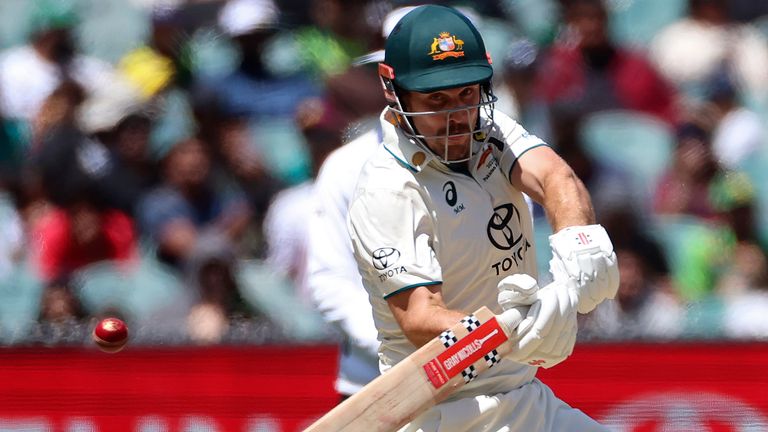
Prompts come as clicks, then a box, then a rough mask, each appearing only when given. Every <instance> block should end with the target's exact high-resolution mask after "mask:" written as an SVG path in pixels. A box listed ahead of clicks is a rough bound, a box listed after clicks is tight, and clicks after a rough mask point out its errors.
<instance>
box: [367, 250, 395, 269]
mask: <svg viewBox="0 0 768 432" xmlns="http://www.w3.org/2000/svg"><path fill="white" fill-rule="evenodd" d="M371 256H372V257H373V267H374V268H376V270H384V269H386V268H387V267H390V266H392V265H394V264H395V263H396V262H397V260H398V259H400V251H398V250H397V249H395V248H391V247H383V248H379V249H376V250H375V251H373V253H372V254H371Z"/></svg>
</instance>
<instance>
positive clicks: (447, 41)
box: [428, 32, 464, 60]
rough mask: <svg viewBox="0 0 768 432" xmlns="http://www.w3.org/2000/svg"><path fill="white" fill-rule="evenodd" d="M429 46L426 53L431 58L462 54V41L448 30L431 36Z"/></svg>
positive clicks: (460, 55)
mask: <svg viewBox="0 0 768 432" xmlns="http://www.w3.org/2000/svg"><path fill="white" fill-rule="evenodd" d="M430 48H431V50H430V52H429V53H428V54H429V55H431V56H432V60H443V59H446V58H448V57H463V56H464V41H463V40H461V39H459V38H457V37H456V35H452V34H450V33H448V32H442V33H440V35H439V36H438V37H436V38H433V40H432V45H431V46H430Z"/></svg>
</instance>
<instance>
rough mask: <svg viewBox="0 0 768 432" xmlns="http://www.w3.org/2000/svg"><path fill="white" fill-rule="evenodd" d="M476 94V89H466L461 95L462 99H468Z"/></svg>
mask: <svg viewBox="0 0 768 432" xmlns="http://www.w3.org/2000/svg"><path fill="white" fill-rule="evenodd" d="M474 94H475V88H474V87H465V88H464V89H463V90H462V91H461V93H460V95H461V97H462V98H468V97H471V96H473V95H474Z"/></svg>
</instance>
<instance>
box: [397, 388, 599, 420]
mask: <svg viewBox="0 0 768 432" xmlns="http://www.w3.org/2000/svg"><path fill="white" fill-rule="evenodd" d="M608 430H609V429H608V428H607V427H605V426H602V425H600V424H599V423H597V422H596V421H595V420H592V419H591V418H590V417H588V416H587V415H586V414H584V413H583V412H581V411H580V410H577V409H575V408H571V407H570V406H568V404H566V403H565V402H563V401H561V400H560V399H558V398H557V397H556V396H555V394H554V393H552V390H550V389H549V387H547V386H546V385H544V383H542V382H541V381H539V380H538V379H536V378H534V379H533V381H531V382H530V383H528V384H525V385H524V386H522V387H520V388H518V389H515V390H512V391H510V392H508V393H499V394H497V395H494V396H476V397H473V398H465V399H459V400H455V401H451V402H444V403H441V404H438V405H435V406H434V407H432V408H430V409H429V410H428V411H426V412H425V413H423V414H422V415H420V416H418V417H416V418H415V419H414V420H413V421H412V422H411V423H409V424H408V425H406V426H404V427H403V428H402V429H400V432H438V431H439V432H607V431H608Z"/></svg>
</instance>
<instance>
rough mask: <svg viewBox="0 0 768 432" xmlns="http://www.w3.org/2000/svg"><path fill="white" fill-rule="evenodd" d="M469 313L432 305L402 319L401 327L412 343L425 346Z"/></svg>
mask: <svg viewBox="0 0 768 432" xmlns="http://www.w3.org/2000/svg"><path fill="white" fill-rule="evenodd" d="M466 315H467V314H466V313H464V312H459V311H455V310H451V309H446V308H444V307H440V306H430V307H426V308H424V309H422V310H420V311H419V312H418V313H414V314H409V316H408V317H407V318H405V319H403V320H401V321H400V327H401V328H402V330H403V333H404V334H405V337H407V338H408V340H409V341H411V343H412V344H413V345H414V346H416V347H417V348H418V347H421V346H423V345H424V344H426V343H427V342H429V341H430V340H432V339H434V338H435V337H436V336H437V335H439V334H440V333H442V332H443V331H444V330H445V329H447V328H450V327H452V326H454V325H456V323H457V322H458V321H459V320H460V319H462V318H463V317H464V316H466Z"/></svg>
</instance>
